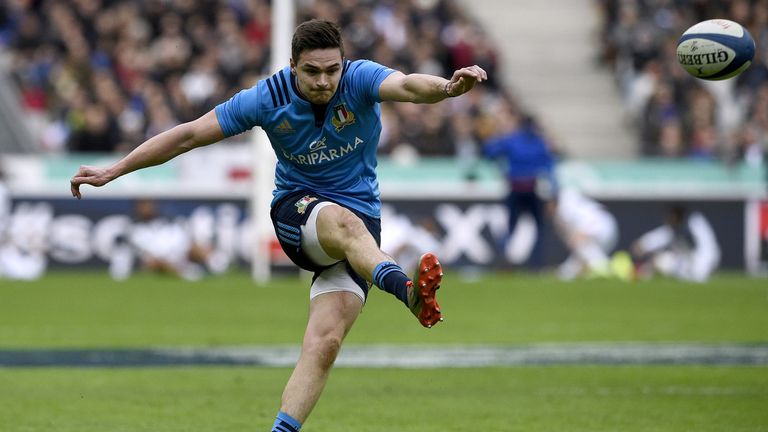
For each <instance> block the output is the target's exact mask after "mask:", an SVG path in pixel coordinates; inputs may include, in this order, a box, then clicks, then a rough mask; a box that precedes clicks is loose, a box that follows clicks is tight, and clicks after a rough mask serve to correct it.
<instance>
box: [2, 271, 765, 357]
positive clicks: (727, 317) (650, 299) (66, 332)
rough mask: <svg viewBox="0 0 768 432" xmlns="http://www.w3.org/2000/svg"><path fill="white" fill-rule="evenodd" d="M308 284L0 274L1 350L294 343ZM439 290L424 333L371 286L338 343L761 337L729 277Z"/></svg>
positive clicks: (240, 278) (458, 284) (450, 285)
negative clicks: (435, 321)
mask: <svg viewBox="0 0 768 432" xmlns="http://www.w3.org/2000/svg"><path fill="white" fill-rule="evenodd" d="M307 285H308V283H307V281H299V280H297V279H296V278H282V279H277V280H275V281H274V282H272V283H270V284H268V285H266V286H256V285H254V284H253V283H252V282H251V281H250V279H249V278H248V277H247V276H246V275H228V276H225V277H222V278H213V279H207V280H204V281H201V282H197V283H187V282H182V281H178V280H174V279H168V278H162V277H153V276H142V275H140V276H137V277H135V278H133V279H130V280H129V281H126V282H113V281H111V280H110V279H109V278H107V277H106V276H104V275H103V274H88V273H56V274H52V275H50V276H48V277H46V278H45V279H42V280H40V281H36V282H29V283H21V282H13V283H11V282H8V281H2V280H0V347H3V348H32V347H38V348H39V347H46V348H51V347H76V348H89V347H154V346H219V345H264V344H285V343H290V344H293V343H297V342H298V341H299V338H300V337H301V335H302V334H303V328H304V324H305V322H306V315H307V305H308V288H307ZM438 297H439V300H440V304H441V306H442V309H443V311H444V314H445V319H446V321H445V322H444V323H442V324H440V325H438V326H436V327H435V328H433V329H431V330H426V329H423V328H421V327H420V326H419V325H417V323H416V322H415V319H414V318H413V316H411V315H410V313H409V312H408V311H407V310H406V309H405V307H404V306H403V305H402V304H401V303H400V302H398V301H397V300H395V299H394V298H393V297H391V296H389V295H388V294H386V293H384V292H382V291H378V290H376V289H374V290H372V292H371V294H370V297H369V300H368V304H367V305H366V307H365V309H364V311H363V314H362V315H361V316H360V318H359V319H358V322H357V323H356V325H355V327H354V328H353V330H352V332H351V334H350V336H349V339H348V342H349V343H355V344H372V343H414V344H419V343H425V342H429V343H434V344H440V343H454V344H455V343H462V344H488V343H490V344H519V343H536V342H581V341H600V342H607V341H643V342H660V341H664V342H667V341H670V342H768V282H767V281H766V280H765V279H749V278H745V277H743V276H737V275H725V276H719V277H717V278H716V279H714V280H713V281H712V282H710V283H708V284H703V285H698V284H689V283H681V282H676V281H671V280H654V281H644V282H639V283H621V282H616V281H609V280H596V281H578V282H573V283H562V282H559V281H557V280H554V279H551V278H547V277H535V276H516V275H491V276H488V277H484V278H481V279H479V280H476V281H473V282H468V281H465V280H463V279H462V278H461V277H459V276H458V275H454V274H451V273H450V270H449V271H448V274H447V275H446V279H445V280H444V283H443V289H441V290H440V292H439V296H438Z"/></svg>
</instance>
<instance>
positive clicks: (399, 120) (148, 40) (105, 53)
mask: <svg viewBox="0 0 768 432" xmlns="http://www.w3.org/2000/svg"><path fill="white" fill-rule="evenodd" d="M505 5H506V3H504V2H501V1H485V2H484V7H482V8H473V7H471V6H470V5H467V4H464V3H462V2H458V1H437V0H435V1H388V2H345V1H301V2H298V17H297V18H298V19H299V20H303V19H305V18H308V17H323V18H329V19H333V20H336V21H338V22H340V23H341V24H342V26H343V28H344V31H345V35H344V36H345V38H346V41H347V47H346V48H347V54H348V56H349V57H350V58H358V57H362V58H372V59H375V60H378V61H380V62H382V63H385V64H388V65H392V66H393V67H395V68H398V69H401V70H403V71H412V72H417V71H418V72H426V73H433V74H437V75H442V76H447V75H448V74H449V72H450V71H452V70H453V69H455V68H458V67H461V66H464V65H468V64H479V65H481V66H482V67H484V68H485V69H486V70H487V71H488V73H489V76H490V80H489V81H488V82H487V83H484V85H483V86H481V87H480V88H478V89H477V91H475V92H473V93H472V94H471V95H469V96H468V97H465V98H460V99H457V100H451V101H447V102H445V103H443V104H439V105H427V106H418V107H417V106H415V105H410V104H385V105H384V107H383V119H384V125H385V129H384V133H383V137H382V141H381V146H380V154H381V156H382V167H381V169H380V172H381V183H382V191H383V198H384V200H385V201H388V202H391V203H392V204H393V205H395V207H396V210H397V211H398V212H401V213H404V214H405V215H406V216H408V217H409V218H410V219H411V220H412V221H414V223H416V222H417V221H418V220H420V219H423V218H426V217H431V218H433V219H439V218H440V215H439V214H438V212H439V210H438V207H439V205H440V203H441V202H443V201H451V202H454V203H455V204H456V205H458V207H460V208H461V211H462V212H465V213H467V214H468V213H471V211H470V209H471V207H473V206H474V205H475V204H477V205H480V206H482V205H491V204H493V202H494V201H500V200H501V198H502V197H503V194H504V185H503V180H502V178H501V176H500V175H499V173H498V169H497V167H495V166H494V165H493V164H491V163H490V162H487V161H483V160H482V159H481V157H480V156H479V153H480V148H481V146H482V144H483V142H485V141H486V140H487V139H488V138H489V137H491V136H493V135H494V134H495V133H496V131H497V130H498V128H499V126H500V125H499V124H498V122H499V120H498V118H497V116H495V115H494V113H496V112H498V110H499V109H500V107H503V106H511V107H513V108H514V109H516V110H519V111H522V112H525V113H529V114H531V115H532V116H534V117H536V118H537V119H538V120H539V122H540V123H541V125H542V126H543V128H544V129H545V131H546V132H547V133H548V136H549V137H550V140H551V142H552V144H553V145H554V147H555V148H556V150H557V151H558V153H559V157H560V164H559V167H558V175H559V177H560V179H561V183H563V184H567V185H577V186H579V187H580V188H581V189H582V190H584V191H585V192H586V193H587V194H588V195H591V196H593V197H595V198H597V199H599V200H601V201H602V202H604V203H605V204H606V205H607V206H608V208H609V209H610V210H612V211H613V212H614V213H616V214H617V216H618V217H619V220H620V229H621V233H620V243H619V246H618V248H619V249H623V248H626V247H627V246H628V245H629V242H631V241H632V240H633V239H634V238H636V237H637V236H638V235H639V234H640V233H642V232H643V231H644V230H647V229H650V228H652V227H653V226H654V225H655V224H657V223H658V222H659V221H660V220H661V218H662V215H663V210H664V204H665V203H670V202H684V203H688V204H690V205H691V206H692V207H694V208H698V209H702V210H704V213H705V214H706V215H707V216H708V217H709V218H711V220H712V223H713V224H714V225H715V228H716V232H717V233H718V240H719V241H720V242H721V245H722V247H723V256H724V259H723V262H722V266H723V267H724V268H727V269H736V270H747V271H749V272H750V273H752V274H757V273H762V272H764V271H765V267H766V264H765V261H766V259H767V257H768V252H766V251H765V236H766V221H765V220H766V210H765V204H764V200H765V197H766V188H765V184H766V178H768V176H766V173H765V172H766V170H765V164H764V152H765V147H766V141H768V60H766V58H767V57H768V55H766V50H767V49H768V48H766V47H768V24H767V23H766V22H767V21H768V19H767V18H766V14H768V12H766V10H768V8H767V7H765V6H766V4H765V2H763V1H744V0H740V1H734V2H725V1H654V2H646V1H630V2H615V1H580V2H568V1H560V2H557V4H556V5H555V4H547V5H546V6H544V5H538V3H537V2H529V1H518V2H515V6H516V7H517V9H519V10H518V11H516V12H515V13H514V14H512V15H511V16H510V15H509V14H506V13H500V12H502V11H504V8H505V7H506V6H505ZM712 16H726V17H729V18H731V19H734V20H736V21H739V22H743V23H744V24H745V25H746V26H747V28H749V29H750V31H751V33H752V34H753V35H754V38H755V40H756V42H757V46H758V50H757V55H756V58H755V61H754V64H753V65H752V67H751V68H750V69H749V70H748V71H747V72H746V73H744V74H743V75H741V76H740V77H738V78H736V79H733V80H728V81H726V82H715V83H713V82H704V81H701V80H695V79H693V78H691V77H690V76H688V75H687V74H686V73H685V72H684V71H683V70H682V69H681V68H680V67H679V66H678V65H677V64H676V60H675V55H674V42H675V40H676V38H677V35H679V34H680V33H681V32H682V31H683V30H684V29H685V28H686V27H688V26H689V25H690V24H691V23H694V22H697V21H700V20H702V19H705V18H707V17H712ZM269 17H270V5H269V2H267V1H259V0H254V1H226V2H225V1H204V2H191V1H184V0H177V1H169V2H163V1H143V2H123V1H101V0H77V1H75V0H73V1H64V2H60V1H57V2H51V1H37V0H19V1H12V2H6V3H4V4H3V5H2V6H0V46H1V47H2V50H1V51H0V53H1V54H0V58H2V64H3V68H2V70H3V71H4V73H3V74H2V77H0V80H1V81H0V89H1V90H2V91H0V106H2V110H3V116H2V121H3V130H5V131H6V133H4V134H3V135H2V137H0V149H2V169H3V171H4V173H5V182H6V183H7V184H8V186H9V189H10V192H11V195H12V197H13V200H14V203H15V205H14V208H15V209H16V211H15V213H12V214H14V215H15V216H12V217H11V218H10V222H9V226H10V228H9V229H8V230H7V231H9V232H10V235H9V236H7V237H10V238H11V243H13V244H15V245H16V246H17V247H19V248H21V249H24V248H26V249H34V248H37V249H38V250H40V249H42V250H43V252H44V253H45V254H46V255H47V256H48V257H49V258H50V264H51V265H53V266H59V265H61V264H64V265H71V264H73V263H82V262H88V263H90V264H97V265H98V264H99V263H101V264H102V265H103V263H104V262H105V261H108V260H109V255H110V247H111V246H110V244H109V242H108V241H107V244H103V245H101V246H99V247H96V245H94V244H92V243H93V242H92V241H91V240H89V238H92V237H93V236H94V235H95V234H94V232H93V230H94V229H96V228H97V225H98V223H99V220H100V219H102V218H104V217H105V216H107V215H110V214H123V215H126V216H130V215H131V210H130V208H129V207H128V206H127V204H126V203H118V202H116V201H114V199H118V200H132V199H135V198H137V197H148V198H157V199H162V200H164V201H166V204H165V205H163V206H161V208H162V211H163V212H164V214H163V216H166V217H179V216H181V217H185V218H186V217H189V216H190V212H191V211H192V210H193V209H194V206H191V205H188V204H189V203H188V200H190V199H193V200H194V199H198V200H210V199H213V200H221V201H228V202H231V203H235V204H236V205H237V207H238V208H239V209H240V211H241V213H242V215H241V216H240V219H241V224H242V227H241V228H242V230H243V231H244V232H245V233H246V235H245V236H242V237H243V238H248V235H247V233H248V232H250V230H249V226H250V224H249V223H247V216H246V214H247V213H248V211H247V208H248V205H247V199H248V198H249V190H250V189H249V188H250V181H251V179H252V174H253V173H252V169H253V166H254V164H253V162H252V159H253V156H252V154H251V148H250V144H249V142H248V140H249V139H250V135H249V134H245V135H241V136H238V137H235V138H233V139H230V140H228V141H227V142H225V143H222V144H218V145H216V146H212V147H210V148H206V149H202V150H199V151H198V152H193V153H196V154H189V155H185V156H183V157H182V158H179V159H178V160H174V161H172V162H171V163H169V164H167V165H165V166H162V167H157V168H152V169H149V170H146V172H141V173H135V174H132V175H131V176H129V177H128V178H125V179H120V180H118V181H117V182H115V184H114V185H110V187H109V188H105V189H104V190H98V191H91V190H88V192H87V193H88V197H89V199H91V200H93V201H92V202H90V203H83V204H78V205H75V204H74V203H71V202H67V199H66V197H68V191H67V179H68V177H69V176H70V175H71V173H72V172H74V171H75V170H76V168H77V166H78V165H80V164H88V163H109V162H111V161H113V160H115V159H116V158H117V157H118V156H119V155H120V154H124V153H125V152H126V151H129V150H131V149H132V148H133V147H135V146H136V145H137V144H138V143H140V142H141V141H142V140H143V139H146V138H147V137H148V136H151V135H153V134H156V133H158V132H159V131H162V130H165V129H167V128H169V127H171V126H173V125H175V124H178V123H179V122H184V121H189V120H191V119H193V118H196V117H197V116H199V115H200V114H202V113H204V112H206V111H208V110H210V109H211V108H212V107H213V106H214V105H215V104H216V103H218V102H219V101H222V100H224V99H226V98H228V97H229V96H231V95H232V94H233V93H234V92H236V91H237V90H238V89H240V88H242V87H246V86H249V85H250V83H253V82H254V80H256V79H257V78H258V77H260V76H264V75H265V74H268V73H270V71H269V70H268V68H269V54H270V50H269V34H270V33H269V31H270V19H269ZM507 22H510V23H511V24H512V25H505V23H507ZM201 174H203V175H201ZM415 190H419V191H423V192H420V194H419V195H415V194H414V193H413V191H415ZM428 191H431V192H428ZM102 198H103V199H105V200H104V201H102ZM178 199H184V200H187V204H186V205H174V204H173V201H174V200H178ZM474 201H477V202H474ZM203 204H204V203H202V202H201V205H203ZM413 204H417V205H413ZM204 207H205V206H204ZM33 214H34V215H36V216H34V217H35V218H36V219H35V220H37V222H36V224H30V223H29V222H28V218H29V217H32V215H33ZM493 214H495V215H498V217H499V220H502V219H504V216H503V213H493ZM77 216H80V217H81V218H85V219H78V217H77ZM466 217H470V216H466ZM72 218H75V219H77V220H79V222H77V223H72ZM214 223H215V222H214ZM478 224H480V226H479V230H480V231H481V232H480V233H479V235H477V236H475V237H474V241H475V242H477V243H478V245H477V246H478V247H488V246H483V245H482V244H480V243H482V242H486V243H488V245H490V246H489V247H494V245H496V244H497V243H498V241H497V240H498V237H499V236H503V233H500V230H501V227H500V225H499V223H498V221H493V220H491V221H485V222H478ZM31 225H34V226H36V227H38V228H39V229H38V230H37V231H34V232H33V231H32V230H29V229H24V227H27V226H31ZM530 229H531V228H530V224H526V223H523V224H521V232H523V231H526V230H530ZM448 230H450V227H440V229H439V236H440V237H441V238H442V239H445V237H446V236H447V234H448V233H447V231H448ZM113 234H114V235H113V237H116V236H117V234H118V233H113ZM523 234H524V233H523ZM214 237H215V236H214ZM214 237H212V238H209V239H207V240H206V241H208V242H215V241H216V238H214ZM481 238H484V240H481ZM105 241H106V240H105ZM546 242H547V243H548V244H549V246H548V247H547V248H546V250H547V263H548V264H555V263H557V262H558V261H559V260H561V259H562V258H563V256H564V255H565V251H564V248H563V245H562V244H560V243H559V241H558V240H557V239H556V238H555V236H549V238H548V239H547V240H546ZM226 247H227V248H229V249H228V250H227V253H228V254H230V255H233V256H234V255H236V254H237V252H236V251H235V250H234V249H233V248H234V246H232V245H229V246H226ZM67 248H75V250H77V251H78V253H76V254H70V253H69V252H68V249H67ZM240 249H242V254H241V255H243V259H244V260H247V259H248V255H249V254H250V253H249V252H248V251H247V248H243V247H242V246H241V247H240ZM464 252H465V251H461V250H459V251H455V250H454V251H449V252H448V255H449V256H451V257H455V259H451V260H449V264H472V265H493V266H494V267H497V268H503V267H513V266H514V264H515V263H510V259H509V258H510V257H509V256H505V255H504V253H501V252H503V251H498V252H500V253H498V254H496V255H495V257H494V258H492V259H479V260H478V259H473V257H472V256H467V254H466V253H464ZM511 254H512V255H515V256H517V255H525V254H526V251H525V250H523V251H518V252H514V251H513V252H512V253H511ZM513 261H514V260H513Z"/></svg>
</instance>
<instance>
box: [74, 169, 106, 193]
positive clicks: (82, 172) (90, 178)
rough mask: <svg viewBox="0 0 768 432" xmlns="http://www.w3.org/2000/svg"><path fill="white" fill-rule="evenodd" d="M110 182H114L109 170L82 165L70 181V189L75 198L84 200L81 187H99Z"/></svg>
mask: <svg viewBox="0 0 768 432" xmlns="http://www.w3.org/2000/svg"><path fill="white" fill-rule="evenodd" d="M110 180H112V177H111V176H110V175H109V172H108V170H107V168H99V167H94V166H86V165H82V166H80V169H78V170H77V173H75V175H74V176H72V179H71V180H70V181H69V189H70V191H71V192H72V196H73V197H75V198H77V199H80V198H82V195H81V194H80V185H82V184H88V185H91V186H96V187H98V186H103V185H105V184H107V183H108V182H109V181H110Z"/></svg>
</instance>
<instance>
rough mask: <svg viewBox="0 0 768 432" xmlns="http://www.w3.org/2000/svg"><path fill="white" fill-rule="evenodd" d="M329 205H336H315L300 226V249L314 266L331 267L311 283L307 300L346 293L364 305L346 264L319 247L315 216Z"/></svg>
mask: <svg viewBox="0 0 768 432" xmlns="http://www.w3.org/2000/svg"><path fill="white" fill-rule="evenodd" d="M330 205H338V204H334V203H332V202H327V201H324V202H321V203H319V204H317V205H316V206H315V207H314V208H313V209H312V212H311V213H310V214H309V217H308V218H307V223H306V224H305V225H302V226H301V249H302V250H303V251H304V253H305V254H306V255H307V257H309V259H310V260H312V262H314V263H315V264H318V265H321V266H331V267H328V268H327V269H325V270H323V271H322V272H320V274H319V275H318V276H317V277H316V278H315V280H314V281H313V282H312V287H311V289H310V291H309V298H310V299H313V298H315V297H317V296H319V295H320V294H325V293H329V292H339V291H347V292H351V293H353V294H355V295H357V296H358V297H360V301H362V302H363V303H365V292H363V289H362V288H360V285H358V284H357V282H355V280H354V279H352V276H351V275H350V274H349V272H348V271H347V262H346V261H339V260H337V259H335V258H332V257H330V256H328V254H327V253H326V252H325V251H324V250H323V247H322V246H321V245H320V239H319V237H318V235H317V215H318V214H319V213H320V209H322V208H323V207H327V206H330ZM334 263H335V264H334Z"/></svg>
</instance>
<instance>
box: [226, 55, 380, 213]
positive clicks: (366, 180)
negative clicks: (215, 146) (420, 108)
mask: <svg viewBox="0 0 768 432" xmlns="http://www.w3.org/2000/svg"><path fill="white" fill-rule="evenodd" d="M392 72H394V70H392V69H390V68H387V67H385V66H382V65H380V64H378V63H375V62H372V61H369V60H357V61H349V60H347V61H345V62H344V67H343V71H342V76H341V81H340V82H339V86H338V88H337V89H336V93H335V94H334V96H333V98H332V99H331V100H330V102H329V103H328V109H327V111H326V113H325V119H324V121H323V122H322V123H318V124H316V122H315V115H314V113H313V111H312V104H311V103H310V102H309V101H307V100H306V99H304V98H302V97H301V96H299V93H298V89H297V88H296V83H295V82H294V80H293V77H292V75H291V72H290V68H289V67H286V68H284V69H283V70H281V71H279V72H277V73H276V74H274V75H272V76H271V77H269V78H266V79H263V80H260V81H259V82H258V83H257V84H256V85H255V86H253V87H251V88H249V89H245V90H242V91H240V92H239V93H237V94H236V95H235V96H233V97H232V98H231V99H230V100H228V101H226V102H224V103H222V104H220V105H218V106H217V107H216V116H217V118H218V120H219V124H220V125H221V129H222V130H223V132H224V134H225V135H226V136H233V135H237V134H239V133H242V132H244V131H246V130H249V129H251V128H252V127H254V126H260V127H261V128H262V129H264V131H265V132H266V133H267V136H268V137H269V141H270V142H271V144H272V148H273V149H274V151H275V154H276V155H277V167H276V169H275V185H276V189H275V191H274V192H273V200H272V205H274V204H275V202H276V201H278V200H280V199H281V198H282V197H284V196H285V195H288V194H290V193H291V192H295V191H297V190H300V189H309V190H312V191H314V192H317V193H318V194H320V195H323V196H326V197H327V198H330V199H332V200H334V201H336V202H338V203H340V204H343V205H345V206H349V207H351V208H354V209H356V210H358V211H360V212H362V213H364V214H366V215H369V216H372V217H379V216H380V210H381V201H380V199H379V183H378V180H377V179H376V171H375V169H376V148H377V147H378V145H379V135H380V133H381V108H380V106H379V102H380V101H381V99H380V97H379V86H380V85H381V82H382V81H384V79H385V78H386V77H388V76H389V74H391V73H392Z"/></svg>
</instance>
